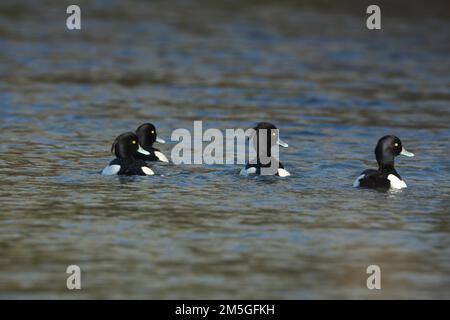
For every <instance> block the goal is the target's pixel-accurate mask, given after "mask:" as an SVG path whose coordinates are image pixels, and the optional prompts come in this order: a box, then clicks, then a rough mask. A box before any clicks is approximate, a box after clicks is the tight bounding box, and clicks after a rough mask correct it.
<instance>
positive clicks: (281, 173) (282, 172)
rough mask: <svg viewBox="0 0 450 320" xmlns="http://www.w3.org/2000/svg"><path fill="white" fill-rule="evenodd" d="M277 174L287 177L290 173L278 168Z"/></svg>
mask: <svg viewBox="0 0 450 320" xmlns="http://www.w3.org/2000/svg"><path fill="white" fill-rule="evenodd" d="M278 175H279V176H280V177H289V176H290V175H291V174H290V173H289V172H288V171H287V170H285V169H282V168H278Z"/></svg>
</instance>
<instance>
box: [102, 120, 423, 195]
mask: <svg viewBox="0 0 450 320" xmlns="http://www.w3.org/2000/svg"><path fill="white" fill-rule="evenodd" d="M254 130H255V132H256V134H257V135H258V136H259V134H260V132H263V134H266V135H267V137H266V141H267V150H268V154H269V156H270V150H271V149H272V147H273V146H274V145H276V144H277V145H279V146H282V147H287V146H288V145H287V143H285V142H283V141H281V140H280V138H279V136H278V129H277V127H275V126H274V125H273V124H271V123H268V122H260V123H258V124H257V126H256V127H255V128H254ZM155 142H159V143H165V141H164V140H163V139H161V138H159V137H158V135H157V133H156V128H155V126H154V125H153V124H151V123H144V124H142V125H140V126H139V127H138V128H137V130H136V132H135V133H133V132H126V133H123V134H121V135H119V136H118V137H117V138H116V139H115V140H114V142H113V144H112V147H111V152H114V154H115V155H116V158H115V159H114V160H112V161H111V162H110V163H109V165H108V166H107V167H106V168H105V169H103V171H102V174H103V175H141V176H148V175H154V172H153V170H152V169H151V168H150V167H149V166H148V165H147V161H162V162H169V160H168V159H167V157H166V156H165V155H164V154H163V153H162V152H161V151H160V150H158V149H156V148H154V147H153V144H154V143H155ZM256 148H258V147H257V146H256ZM266 152H267V151H266ZM258 154H260V153H259V152H258ZM399 155H404V156H407V157H413V156H414V154H413V153H411V152H409V151H407V150H406V149H405V148H404V147H403V146H402V142H401V141H400V139H399V138H397V137H396V136H392V135H387V136H384V137H382V138H381V139H380V140H378V143H377V146H376V147H375V157H376V160H377V163H378V170H374V169H368V170H365V171H363V172H362V173H361V175H360V176H359V177H357V178H356V180H355V182H354V183H353V186H354V187H363V188H393V189H403V188H406V183H405V182H404V181H403V179H402V178H401V177H400V175H399V174H398V172H397V171H396V170H395V168H394V158H395V157H397V156H399ZM270 159H271V160H270V161H276V162H277V163H276V165H277V168H278V169H277V170H275V171H274V175H276V176H280V177H287V176H290V173H289V172H288V171H287V170H286V169H284V166H283V165H282V163H281V162H279V161H278V160H277V159H276V158H273V157H271V158H270ZM254 162H255V163H253V162H252V163H250V162H249V163H247V165H246V166H245V168H243V169H242V170H241V172H240V174H241V175H244V176H248V175H251V174H255V175H259V174H261V171H262V169H263V168H265V167H270V166H271V163H270V162H269V163H266V164H262V162H261V161H260V160H259V157H258V158H257V160H256V161H254Z"/></svg>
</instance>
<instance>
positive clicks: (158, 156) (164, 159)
mask: <svg viewBox="0 0 450 320" xmlns="http://www.w3.org/2000/svg"><path fill="white" fill-rule="evenodd" d="M155 156H156V157H157V158H158V159H159V160H161V161H162V162H169V159H167V157H166V156H165V155H164V154H163V153H162V152H159V151H155Z"/></svg>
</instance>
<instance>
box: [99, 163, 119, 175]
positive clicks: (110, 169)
mask: <svg viewBox="0 0 450 320" xmlns="http://www.w3.org/2000/svg"><path fill="white" fill-rule="evenodd" d="M119 171H120V166H119V165H118V164H113V165H111V166H107V167H105V169H103V171H102V175H104V176H112V175H114V174H117V173H118V172H119Z"/></svg>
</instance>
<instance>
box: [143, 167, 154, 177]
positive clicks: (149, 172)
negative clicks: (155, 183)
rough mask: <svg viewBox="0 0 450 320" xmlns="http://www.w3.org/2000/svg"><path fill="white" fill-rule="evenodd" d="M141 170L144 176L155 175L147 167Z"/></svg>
mask: <svg viewBox="0 0 450 320" xmlns="http://www.w3.org/2000/svg"><path fill="white" fill-rule="evenodd" d="M141 169H142V171H143V172H144V173H145V174H146V175H148V176H152V175H154V174H155V173H154V172H153V170H152V169H150V168H149V167H141Z"/></svg>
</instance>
